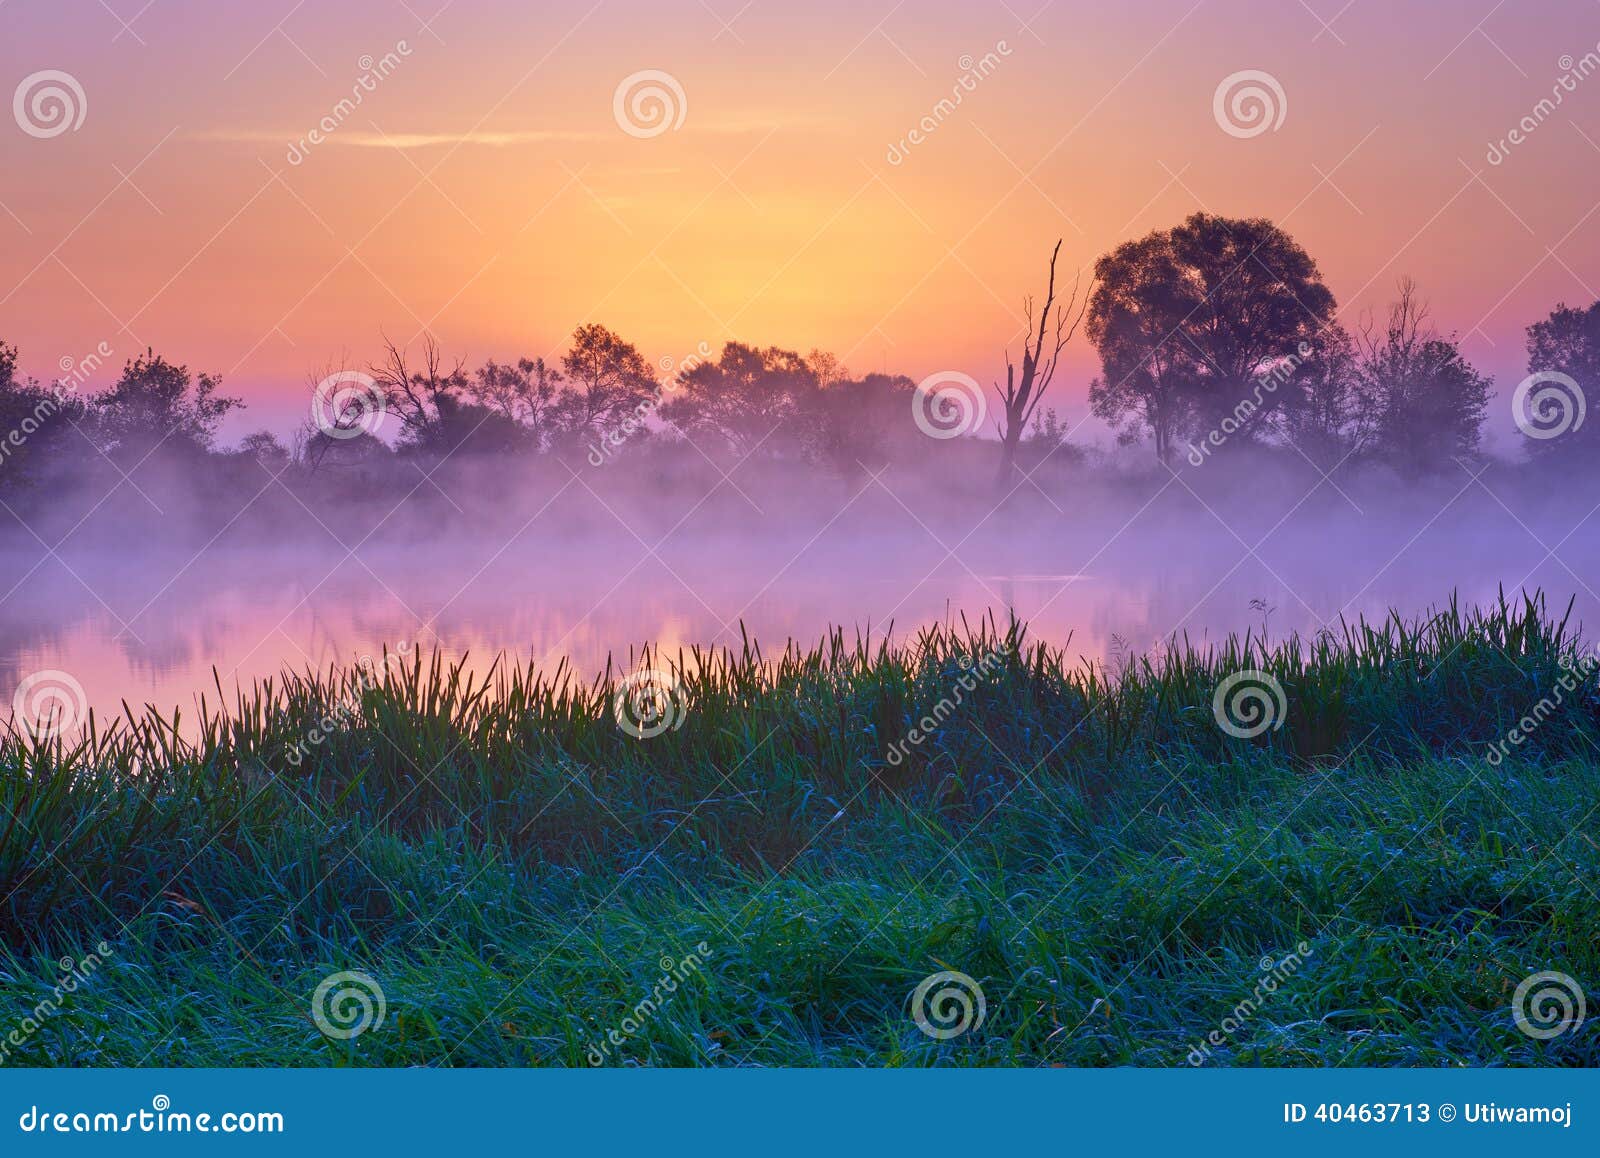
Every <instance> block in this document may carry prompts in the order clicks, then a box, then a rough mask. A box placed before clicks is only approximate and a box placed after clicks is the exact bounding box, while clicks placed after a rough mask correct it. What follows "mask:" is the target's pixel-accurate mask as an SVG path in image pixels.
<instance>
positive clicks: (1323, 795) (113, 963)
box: [0, 597, 1600, 1066]
mask: <svg viewBox="0 0 1600 1158" xmlns="http://www.w3.org/2000/svg"><path fill="white" fill-rule="evenodd" d="M1581 648H1582V643H1581V641H1580V639H1579V638H1578V637H1577V636H1576V634H1575V633H1574V632H1573V631H1572V630H1571V628H1570V627H1569V625H1568V624H1567V623H1566V621H1565V620H1564V619H1559V618H1557V617H1554V616H1551V615H1548V614H1547V611H1546V608H1545V606H1544V604H1543V603H1542V601H1541V600H1540V599H1539V598H1538V597H1529V598H1523V599H1519V600H1516V601H1507V600H1506V599H1504V598H1502V599H1501V600H1500V601H1499V602H1497V603H1496V604H1495V605H1493V606H1490V607H1487V608H1484V609H1481V610H1476V609H1465V610H1464V609H1462V608H1460V607H1459V606H1457V605H1455V604H1454V603H1452V604H1451V605H1450V606H1448V607H1447V608H1446V609H1444V610H1443V611H1440V612H1438V613H1436V614H1433V615H1430V616H1428V617H1426V618H1424V619H1422V620H1419V621H1415V622H1406V621H1403V620H1401V619H1399V618H1397V617H1396V618H1391V619H1390V620H1388V621H1387V622H1384V623H1380V624H1373V623H1365V622H1362V623H1355V624H1348V625H1343V626H1342V627H1341V629H1340V630H1339V631H1338V632H1335V633H1326V634H1324V635H1322V636H1320V637H1318V638H1316V639H1312V640H1300V639H1294V638H1290V639H1285V640H1281V641H1269V640H1266V639H1262V638H1259V637H1256V636H1253V635H1252V636H1247V637H1245V638H1242V639H1233V640H1229V641H1227V642H1225V643H1223V644H1221V645H1219V646H1216V647H1213V648H1209V649H1204V650H1202V649H1198V648H1193V647H1190V646H1188V645H1187V644H1185V643H1183V642H1182V641H1176V642H1175V643H1174V644H1173V645H1172V646H1171V647H1169V648H1167V649H1165V650H1163V651H1162V652H1161V653H1160V654H1158V655H1155V656H1152V657H1147V658H1142V659H1139V660H1136V661H1132V662H1128V663H1123V664H1119V665H1115V666H1113V667H1112V668H1109V669H1108V668H1106V667H1104V666H1100V665H1086V664H1082V663H1079V662H1077V661H1075V660H1074V659H1072V658H1071V657H1070V655H1069V653H1068V652H1067V651H1066V650H1065V649H1058V648H1055V647H1051V646H1048V645H1046V644H1043V643H1037V642H1033V641H1030V640H1029V639H1028V638H1027V634H1026V631H1025V629H1024V628H1023V627H1022V626H1021V625H1019V624H1014V623H1013V624H1008V625H1005V626H1003V627H1002V626H1000V625H998V624H996V623H994V622H992V621H990V622H984V623H979V624H976V625H971V624H966V623H963V624H962V625H961V626H960V627H959V628H953V629H943V628H940V629H930V630H927V631H924V632H923V633H921V634H920V635H919V636H917V637H916V638H915V639H914V640H908V641H905V642H904V643H900V644H896V645H893V646H891V645H887V644H883V645H875V646H869V645H867V644H865V643H863V642H861V641H859V640H852V639H849V638H847V637H846V636H845V635H843V634H842V633H835V634H833V635H832V636H831V637H829V638H828V639H826V640H824V641H823V642H822V643H821V644H820V645H819V646H817V647H815V648H811V649H803V648H799V647H796V646H794V645H791V646H790V647H788V649H787V650H785V651H784V652H783V653H782V654H772V655H763V653H762V652H761V650H760V649H759V647H758V646H757V645H756V644H755V643H753V642H750V641H748V640H747V641H745V643H744V644H743V645H742V646H741V647H740V648H738V649H735V650H731V651H718V652H709V653H701V652H694V653H690V654H685V655H677V656H670V657H669V656H662V655H659V654H656V653H654V652H650V651H646V652H645V653H644V654H642V655H641V656H639V657H638V659H637V662H636V663H634V664H630V665H629V668H628V670H629V671H632V670H635V669H638V668H651V667H654V668H663V669H668V670H670V671H671V672H673V673H674V676H675V677H676V678H677V679H678V681H679V682H680V683H681V695H680V697H679V699H678V700H677V701H676V702H675V704H674V705H673V706H674V707H675V708H681V714H680V715H679V716H678V720H679V726H678V727H676V728H668V729H667V730H665V731H663V732H662V733H661V734H660V735H656V736H653V737H650V738H648V739H638V738H635V737H633V736H630V735H629V734H627V733H626V732H625V731H624V730H623V729H622V728H620V727H619V726H618V720H617V716H616V714H615V711H614V695H615V692H616V690H617V688H618V684H619V680H620V677H621V674H622V673H621V672H618V671H608V672H607V673H605V674H604V675H603V676H601V677H600V678H599V679H597V680H596V681H595V682H593V683H584V682H581V681H579V680H577V679H576V678H574V677H573V675H572V674H571V672H570V671H568V670H564V669H563V670H559V671H557V672H555V673H553V674H541V673H538V672H535V671H532V670H528V669H517V668H514V667H508V666H506V665H504V664H502V665H498V666H497V667H496V668H495V669H494V670H493V671H492V672H491V673H490V675H489V676H488V677H487V678H486V679H485V678H482V677H473V676H471V675H469V674H467V672H466V671H465V670H464V669H462V668H460V667H452V666H450V665H447V664H445V663H444V662H443V661H442V660H441V659H439V658H438V657H437V656H434V655H428V656H424V655H409V656H404V657H389V659H388V661H387V662H385V663H383V664H382V665H378V666H377V667H376V668H375V669H374V670H362V669H359V668H358V669H352V670H344V671H329V672H322V673H306V674H299V675H295V674H286V675H285V676H284V677H283V678H282V679H281V680H278V681H272V682H268V683H264V684H261V685H258V686H256V687H254V688H252V689H249V690H245V691H239V692H235V693H233V694H231V695H226V696H224V695H223V693H222V689H221V688H220V687H219V689H218V695H219V696H221V697H222V698H221V699H220V700H219V701H216V702H214V703H213V704H211V705H210V706H208V707H206V708H204V709H203V710H202V713H201V716H200V718H199V719H197V720H182V719H179V718H177V717H175V716H173V717H163V716H161V715H159V714H156V713H153V712H147V713H146V714H143V715H139V714H136V713H133V712H128V713H126V715H125V717H124V718H121V719H118V720H116V721H110V722H108V721H104V720H92V721H91V722H90V723H89V725H88V727H87V728H85V730H84V734H83V736H82V737H81V738H78V737H74V738H72V739H66V738H63V737H59V736H58V737H52V738H44V739H39V738H34V737H31V736H29V735H27V734H25V733H22V732H19V731H16V730H13V731H12V733H11V734H10V735H9V736H8V737H6V738H5V739H4V740H0V807H3V809H4V811H3V813H0V1000H3V1005H0V1019H3V1020H0V1062H3V1063H4V1064H11V1065H19V1064H21V1065H273V1066H279V1065H292V1066H305V1065H311V1066H315V1065H419V1064H420V1065H492V1066H502V1065H534V1064H551V1065H585V1064H590V1063H592V1062H594V1061H597V1060H598V1061H600V1062H603V1063H604V1064H608V1065H615V1064H647V1065H675V1066H676V1065H724V1064H761V1065H929V1064H957V1065H1052V1064H1062V1065H1124V1064H1131V1065H1142V1066H1144V1065H1147V1066H1183V1065H1187V1064H1191V1063H1192V1062H1193V1061H1195V1060H1197V1058H1198V1059H1199V1060H1202V1061H1203V1062H1204V1064H1207V1065H1332V1064H1346V1065H1379V1064H1399V1065H1430V1066H1433V1065H1450V1064H1472V1065H1501V1064H1515V1065H1550V1064H1564V1065H1594V1064H1600V1036H1597V1035H1596V1033H1595V1032H1594V1031H1593V1027H1592V1025H1591V1026H1584V1027H1582V1028H1580V1029H1577V1030H1575V1031H1571V1032H1566V1033H1562V1034H1560V1035H1558V1036H1556V1037H1553V1038H1550V1039H1548V1040H1541V1039H1536V1038H1533V1037H1530V1036H1528V1035H1526V1034H1524V1033H1522V1032H1521V1031H1520V1030H1519V1029H1518V1028H1516V1026H1515V1025H1514V1024H1513V1019H1512V1014H1511V1001H1512V994H1513V992H1514V991H1515V989H1516V987H1517V985H1518V984H1519V983H1520V982H1521V981H1522V980H1523V978H1525V977H1526V976H1528V975H1529V974H1532V973H1535V972H1539V971H1544V970H1552V971H1558V972H1561V973H1565V974H1568V975H1570V976H1571V977H1573V978H1575V979H1577V980H1578V981H1579V982H1580V983H1582V984H1583V985H1585V986H1586V987H1588V988H1590V989H1591V990H1593V989H1595V987H1596V986H1597V985H1600V936H1597V933H1600V918H1597V915H1596V913H1597V900H1600V899H1597V896H1596V885H1595V881H1596V880H1597V874H1596V872H1595V868H1596V865H1597V862H1600V847H1597V845H1596V842H1595V838H1596V836H1597V835H1600V820H1597V815H1600V814H1597V812H1596V810H1597V808H1600V761H1597V760H1596V755H1597V753H1600V748H1597V747H1596V740H1597V737H1600V688H1597V683H1596V678H1595V668H1594V666H1593V665H1592V664H1590V663H1589V662H1588V661H1587V660H1586V659H1584V658H1583V656H1584V653H1583V652H1582V651H1581ZM1244 669H1257V670H1260V671H1264V672H1267V673H1270V674H1271V676H1272V677H1273V678H1274V679H1275V680H1276V681H1277V682H1278V684H1279V685H1280V686H1281V687H1282V689H1283V692H1284V700H1285V703H1286V706H1287V711H1286V713H1285V714H1284V716H1283V721H1282V726H1281V727H1279V728H1276V729H1268V730H1266V731H1264V732H1262V733H1261V734H1260V735H1258V736H1255V737H1253V738H1250V739H1240V738H1235V737H1234V736H1232V735H1230V734H1228V733H1227V732H1225V731H1224V730H1223V729H1222V728H1221V727H1219V726H1218V723H1217V720H1216V718H1215V716H1214V714H1213V693H1214V692H1215V690H1216V688H1217V686H1218V684H1219V683H1220V682H1221V681H1222V680H1223V679H1224V678H1225V677H1227V676H1229V675H1232V674H1233V673H1235V672H1237V671H1240V670H1244ZM1558 694H1559V697H1560V702H1559V705H1555V706H1553V707H1552V706H1551V704H1552V701H1553V699H1554V698H1555V697H1556V696H1557V695H1558ZM1541 700H1544V701H1545V704H1546V708H1548V709H1549V710H1546V709H1537V711H1536V705H1538V704H1539V703H1540V701H1541ZM941 701H943V702H944V705H943V706H942V707H941V706H940V704H941ZM952 701H958V702H952ZM1530 713H1535V714H1536V715H1537V717H1538V722H1537V725H1536V726H1535V727H1533V728H1532V729H1529V730H1528V731H1527V734H1526V738H1525V740H1524V741H1523V742H1522V743H1520V744H1516V745H1507V746H1506V747H1505V751H1504V754H1503V757H1498V758H1497V759H1495V760H1491V759H1490V758H1489V754H1490V753H1491V751H1495V749H1494V748H1493V747H1492V746H1493V745H1495V744H1496V743H1497V742H1500V741H1502V740H1503V739H1504V738H1505V737H1506V736H1507V734H1508V733H1509V732H1510V730H1511V729H1512V728H1513V727H1515V726H1517V724H1518V721H1519V720H1520V719H1522V717H1524V716H1525V715H1528V714H1530ZM924 717H931V719H930V722H931V724H932V725H933V726H931V727H927V726H924V725H923V724H922V720H923V718H924ZM1519 734H1520V733H1519ZM918 737H921V739H920V742H917V738H918ZM891 750H892V751H893V752H894V753H895V754H896V756H897V757H898V758H897V759H891V758H890V755H889V754H890V752H891ZM100 942H104V943H105V950H106V951H105V952H104V953H103V954H102V953H100V952H99V950H98V948H97V947H98V946H99V944H100ZM702 944H703V948H701V946H702ZM1302 944H1303V945H1304V948H1303V949H1301V948H1298V947H1299V946H1301V945H1302ZM89 953H94V954H95V955H96V957H98V958H99V961H98V962H96V967H95V968H93V970H92V973H90V972H86V971H85V970H84V969H83V968H81V967H80V968H79V969H78V970H77V971H78V972H79V974H80V975H81V976H83V978H84V980H83V981H82V983H81V984H78V983H76V981H74V991H73V992H63V993H59V994H58V993H55V992H54V990H55V987H56V986H57V984H58V982H59V981H60V980H61V979H62V976H63V975H62V973H61V969H60V965H59V961H60V959H62V958H68V959H70V961H69V964H71V963H75V962H81V961H82V960H83V959H84V958H85V955H86V954H89ZM1292 954H1293V955H1294V956H1291V955H1292ZM1264 959H1265V960H1266V961H1267V963H1268V964H1269V966H1273V967H1274V968H1276V969H1277V972H1278V973H1279V974H1280V975H1282V977H1283V980H1282V981H1281V983H1280V984H1278V985H1277V987H1276V990H1275V991H1274V992H1271V993H1267V994H1266V995H1265V996H1264V997H1263V996H1262V995H1261V991H1260V990H1258V989H1256V986H1257V985H1258V983H1259V982H1261V981H1262V980H1263V977H1264V974H1263V972H1262V969H1261V965H1262V962H1263V960H1264ZM1286 961H1288V962H1293V967H1292V968H1288V967H1285V966H1283V963H1284V962H1286ZM941 970H958V971H960V972H962V973H965V974H968V975H970V976H971V977H972V978H973V979H975V981H976V982H977V983H978V984H979V985H980V986H981V988H982V990H983V993H984V997H985V1005H986V1013H987V1015H986V1018H985V1020H984V1022H983V1024H982V1025H981V1026H979V1027H977V1028H974V1029H971V1030H970V1031H969V1032H966V1033H963V1034H961V1035H960V1036H957V1037H954V1038H951V1039H948V1040H935V1039H933V1038H930V1037H929V1036H927V1035H925V1034H924V1033H923V1032H921V1031H920V1030H919V1029H918V1027H917V1025H916V1024H915V1022H914V1021H913V1018H912V1016H911V1013H910V995H911V993H912V990H913V989H914V988H915V987H916V986H917V984H918V982H919V981H921V980H922V979H923V978H924V977H925V976H927V975H929V974H931V973H934V972H937V971H941ZM340 971H360V972H362V973H365V974H368V975H370V977H371V978H372V979H373V980H374V981H375V982H376V983H377V984H378V985H379V986H380V987H381V989H382V991H383V995H384V1004H385V1015H384V1018H383V1021H382V1022H381V1024H378V1025H375V1026H374V1027H372V1028H370V1029H368V1030H367V1031H366V1032H364V1033H361V1034H360V1035H358V1036H355V1037H353V1038H340V1037H330V1036H328V1035H326V1034H324V1033H323V1032H321V1031H320V1030H319V1028H318V1026H317V1024H316V1023H315V1022H314V1020H313V1017H312V1011H313V994H314V992H315V991H316V990H317V988H318V985H319V983H320V982H322V981H323V979H324V978H327V977H329V976H330V975H332V974H334V973H337V972H340ZM669 977H670V978H671V980H672V985H671V986H670V988H669V987H666V986H665V982H666V981H667V979H668V978H669ZM335 984H336V985H338V983H335ZM341 987H342V986H341ZM1253 993H1254V994H1255V997H1256V998H1259V1000H1256V1001H1254V1003H1253V1004H1244V1005H1241V1003H1244V1002H1246V999H1249V998H1252V994H1253ZM42 1001H44V1002H54V1003H55V1004H54V1006H51V1005H46V1006H45V1007H43V1008H42V1009H41V1008H36V1007H38V1006H39V1005H40V1003H41V1002H42ZM342 1012H343V1014H345V1015H347V1016H348V1015H352V1014H354V1013H355V1012H356V1006H354V1005H349V1004H347V1005H345V1006H344V1007H343V1009H342ZM1225 1019H1226V1020H1225ZM335 1024H337V1023H335ZM612 1031H615V1034H614V1035H613V1033H612ZM8 1032H9V1033H11V1037H10V1038H8V1037H6V1035H7V1033H8ZM1208 1035H1214V1036H1212V1037H1211V1038H1210V1041H1209V1043H1207V1044H1208V1046H1209V1048H1208V1050H1207V1051H1206V1052H1205V1053H1204V1054H1203V1055H1200V1054H1195V1053H1193V1052H1192V1051H1194V1050H1195V1049H1196V1047H1198V1046H1200V1045H1201V1044H1202V1043H1203V1042H1206V1041H1207V1037H1208Z"/></svg>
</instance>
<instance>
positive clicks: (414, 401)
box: [369, 334, 466, 434]
mask: <svg viewBox="0 0 1600 1158" xmlns="http://www.w3.org/2000/svg"><path fill="white" fill-rule="evenodd" d="M383 347H384V356H383V360H382V361H381V362H377V363H374V364H373V365H372V366H371V367H369V369H370V371H371V374H372V378H373V381H375V382H376V383H377V386H378V389H379V390H381V391H383V395H384V401H385V403H386V405H387V407H388V411H389V413H390V414H392V415H394V416H395V418H397V419H398V420H399V421H400V422H401V423H402V424H403V425H405V426H408V427H411V428H412V430H413V431H414V432H415V433H418V434H420V433H421V432H422V431H424V430H426V429H427V428H428V427H430V426H432V425H433V423H434V422H435V420H436V419H437V418H438V414H439V400H440V399H441V398H445V397H448V396H450V395H453V394H454V393H455V392H456V391H458V390H460V389H461V388H462V386H463V385H464V384H465V383H466V373H465V371H464V370H463V368H462V367H463V363H462V362H461V361H459V360H458V361H457V362H456V363H455V365H454V366H453V367H452V368H451V369H449V370H448V371H447V370H445V369H444V355H443V353H442V352H441V351H440V349H439V343H438V341H437V340H435V338H434V337H433V335H432V334H427V335H424V337H423V339H422V364H421V365H420V366H417V367H416V368H414V369H413V367H412V365H411V364H410V363H409V362H408V361H407V356H406V351H405V349H404V348H403V347H400V346H397V345H395V344H394V341H393V340H392V339H390V338H389V337H388V335H384V339H383Z"/></svg>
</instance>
